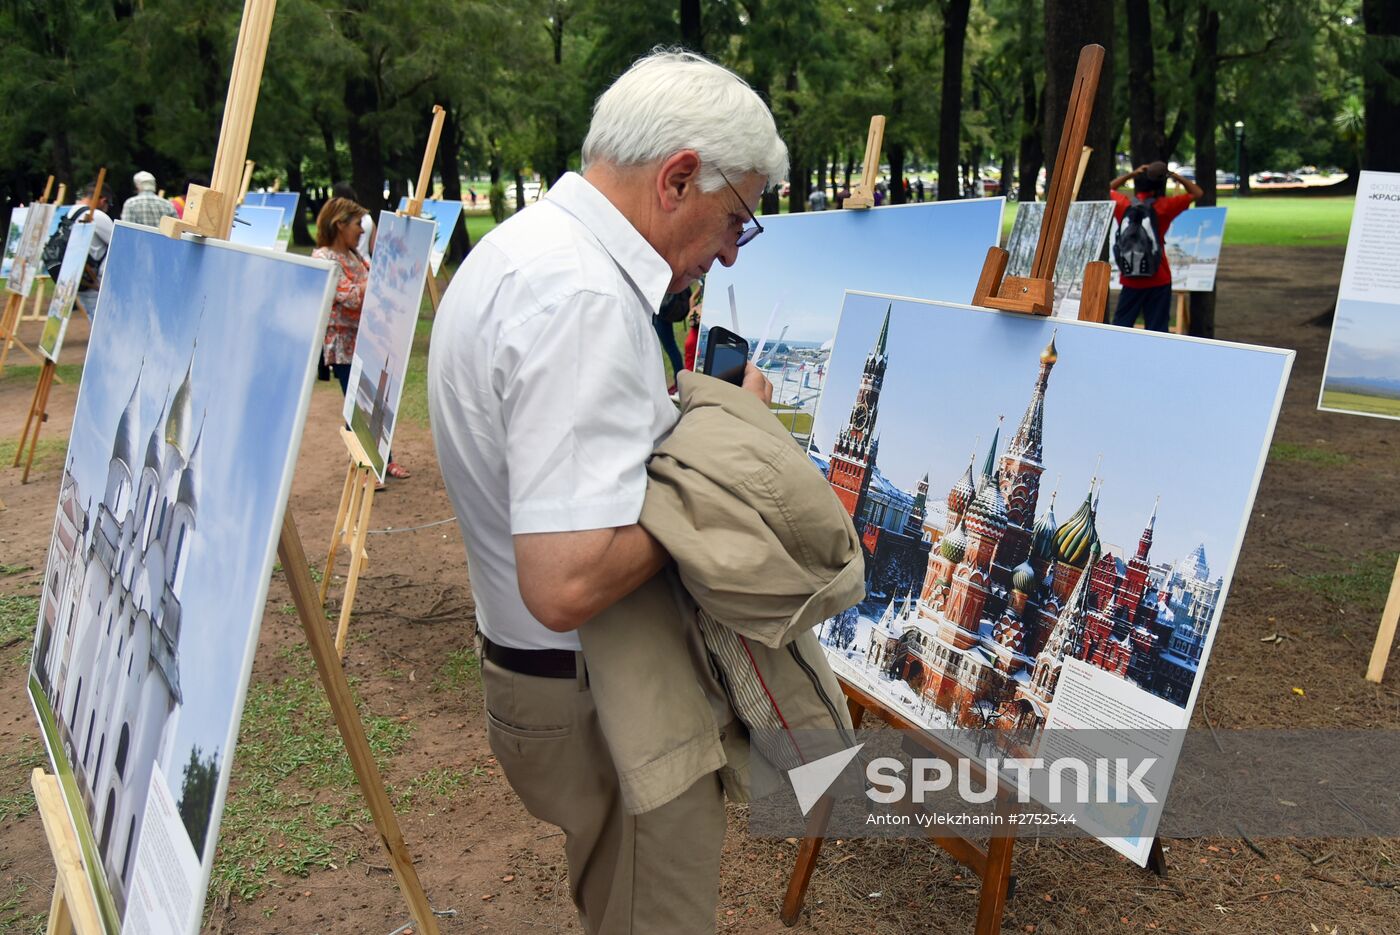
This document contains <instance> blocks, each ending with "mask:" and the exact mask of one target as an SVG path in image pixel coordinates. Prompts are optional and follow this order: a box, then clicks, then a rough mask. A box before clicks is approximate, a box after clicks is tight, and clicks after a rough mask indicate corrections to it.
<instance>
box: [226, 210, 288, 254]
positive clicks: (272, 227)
mask: <svg viewBox="0 0 1400 935" xmlns="http://www.w3.org/2000/svg"><path fill="white" fill-rule="evenodd" d="M233 218H234V220H233V230H232V231H230V232H229V235H228V239H229V242H230V243H236V244H241V245H243V246H245V247H261V248H263V249H265V250H271V249H272V248H273V246H275V245H276V243H277V232H278V231H279V230H280V229H281V228H282V209H281V208H260V207H258V206H256V205H239V206H238V210H237V211H235V212H234V215H233Z"/></svg>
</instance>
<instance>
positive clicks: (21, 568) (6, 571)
mask: <svg viewBox="0 0 1400 935" xmlns="http://www.w3.org/2000/svg"><path fill="white" fill-rule="evenodd" d="M33 567H34V566H33V565H5V564H3V563H0V578H5V577H8V576H10V575H18V574H20V573H21V572H26V571H29V570H30V569H32V568H33Z"/></svg>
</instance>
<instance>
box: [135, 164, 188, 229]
mask: <svg viewBox="0 0 1400 935" xmlns="http://www.w3.org/2000/svg"><path fill="white" fill-rule="evenodd" d="M131 181H132V183H133V184H134V185H135V186H136V194H134V195H132V196H131V197H130V198H128V199H127V200H126V203H125V204H123V205H122V220H123V221H129V222H131V223H132V224H144V225H146V226H147V227H160V219H161V218H177V217H179V216H180V212H177V211H176V210H175V206H174V205H172V204H171V203H170V202H169V201H167V200H165V199H164V198H162V197H160V196H159V195H157V194H156V177H155V176H154V175H152V174H151V173H149V172H138V173H136V174H135V175H133V176H132V177H131Z"/></svg>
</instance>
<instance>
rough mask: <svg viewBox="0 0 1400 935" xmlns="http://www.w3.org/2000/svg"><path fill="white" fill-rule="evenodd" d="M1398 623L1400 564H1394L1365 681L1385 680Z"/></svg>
mask: <svg viewBox="0 0 1400 935" xmlns="http://www.w3.org/2000/svg"><path fill="white" fill-rule="evenodd" d="M1397 623H1400V562H1396V563H1395V577H1394V578H1392V579H1391V580H1390V595H1389V596H1388V597H1387V598H1386V599H1385V610H1383V611H1382V612H1381V628H1380V630H1378V631H1377V632H1376V645H1375V646H1374V647H1373V648H1372V649H1371V664H1370V665H1369V666H1367V667H1366V679H1367V681H1370V682H1377V683H1379V682H1380V680H1381V679H1383V678H1385V664H1386V662H1387V661H1388V660H1389V659H1390V647H1391V644H1393V643H1394V642H1395V627H1396V624H1397Z"/></svg>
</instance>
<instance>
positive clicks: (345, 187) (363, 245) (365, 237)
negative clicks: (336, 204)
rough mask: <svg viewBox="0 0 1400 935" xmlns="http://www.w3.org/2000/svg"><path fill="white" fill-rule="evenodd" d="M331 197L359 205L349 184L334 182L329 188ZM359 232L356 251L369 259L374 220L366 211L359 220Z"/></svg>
mask: <svg viewBox="0 0 1400 935" xmlns="http://www.w3.org/2000/svg"><path fill="white" fill-rule="evenodd" d="M331 197H332V198H347V199H349V200H350V201H353V202H355V203H356V204H359V203H360V196H359V195H358V194H356V193H355V189H354V188H352V187H351V186H350V183H349V182H336V183H335V185H334V186H333V187H332V188H331ZM360 230H361V231H362V233H361V234H360V240H359V243H358V244H356V249H357V250H359V251H360V256H362V257H366V258H368V257H371V256H373V255H374V218H372V217H370V216H369V212H368V211H366V212H365V213H364V217H362V218H360Z"/></svg>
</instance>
